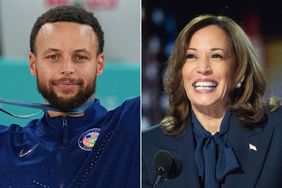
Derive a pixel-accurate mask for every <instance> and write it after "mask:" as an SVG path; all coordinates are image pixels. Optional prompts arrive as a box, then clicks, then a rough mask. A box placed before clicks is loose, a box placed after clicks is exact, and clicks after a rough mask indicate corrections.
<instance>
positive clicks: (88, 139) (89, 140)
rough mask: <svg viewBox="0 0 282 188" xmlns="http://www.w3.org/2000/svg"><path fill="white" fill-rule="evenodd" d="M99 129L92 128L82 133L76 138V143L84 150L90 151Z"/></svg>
mask: <svg viewBox="0 0 282 188" xmlns="http://www.w3.org/2000/svg"><path fill="white" fill-rule="evenodd" d="M99 133H100V129H99V128H93V129H89V130H87V131H85V132H84V133H82V134H81V135H80V137H79V139H78V145H79V147H80V148H81V149H83V150H85V151H91V150H92V148H93V147H94V145H95V143H96V140H97V138H98V136H99Z"/></svg>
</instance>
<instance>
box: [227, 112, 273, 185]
mask: <svg viewBox="0 0 282 188" xmlns="http://www.w3.org/2000/svg"><path fill="white" fill-rule="evenodd" d="M230 126H231V129H230V145H231V147H232V148H233V149H234V152H235V155H236V156H237V159H238V162H239V164H240V170H237V171H235V172H233V173H231V174H229V175H227V177H226V180H225V182H224V184H223V188H225V187H226V188H227V187H228V188H233V187H234V188H237V187H255V185H256V182H257V180H258V178H259V175H260V172H261V170H262V168H263V165H264V160H265V157H266V154H267V151H268V147H269V145H270V142H271V138H272V135H273V130H274V128H273V127H271V126H259V127H255V128H253V129H248V128H246V127H244V126H243V125H242V123H241V122H239V120H238V119H237V118H236V115H235V113H233V115H232V118H231V125H230Z"/></svg>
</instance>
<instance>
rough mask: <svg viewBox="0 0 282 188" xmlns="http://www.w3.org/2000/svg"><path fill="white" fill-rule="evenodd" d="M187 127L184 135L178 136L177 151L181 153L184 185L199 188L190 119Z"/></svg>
mask: <svg viewBox="0 0 282 188" xmlns="http://www.w3.org/2000/svg"><path fill="white" fill-rule="evenodd" d="M188 122H189V123H188V125H187V128H186V130H185V132H184V135H181V136H180V137H179V138H178V140H177V141H178V142H179V143H178V144H177V145H178V151H179V152H181V153H182V154H181V155H182V161H183V169H182V170H183V179H184V180H185V182H186V184H185V187H193V188H199V187H200V182H199V175H198V169H197V166H196V162H195V143H194V137H193V132H192V125H191V121H188Z"/></svg>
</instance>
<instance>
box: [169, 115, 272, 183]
mask: <svg viewBox="0 0 282 188" xmlns="http://www.w3.org/2000/svg"><path fill="white" fill-rule="evenodd" d="M188 122H189V123H188V124H187V128H186V129H185V130H184V132H183V133H182V134H181V135H179V136H177V137H176V139H173V140H175V143H168V145H170V146H171V147H172V146H173V147H174V150H175V146H176V150H177V151H176V153H180V155H181V159H182V160H183V163H184V164H183V170H182V173H183V175H184V176H185V177H184V178H185V180H183V181H182V182H185V185H187V187H194V188H199V187H200V185H199V177H198V173H197V167H196V165H195V158H194V156H195V155H194V153H195V145H194V137H193V133H192V126H191V121H188ZM229 131H230V138H229V139H230V140H229V144H230V147H232V148H233V150H234V152H235V155H236V157H237V159H238V162H239V163H240V169H239V170H237V171H234V172H232V173H230V174H229V175H227V176H226V179H225V181H224V183H223V184H222V188H237V187H255V185H256V182H257V180H258V178H259V174H260V172H261V170H262V167H263V163H264V160H265V157H266V154H267V151H268V148H269V145H270V141H271V139H272V135H273V131H274V128H273V127H272V126H270V125H267V126H266V123H262V124H261V125H260V126H256V127H253V128H247V127H246V126H244V125H243V123H241V122H240V121H239V120H238V118H237V117H236V114H235V113H232V116H231V120H230V130H229ZM180 140H182V141H180ZM183 143H185V144H183ZM250 144H251V145H250ZM255 148H256V149H255ZM255 150H256V151H255ZM171 151H172V152H173V150H172V149H171ZM174 152H175V151H174ZM187 177H189V178H187Z"/></svg>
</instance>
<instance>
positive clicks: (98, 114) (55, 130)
mask: <svg viewBox="0 0 282 188" xmlns="http://www.w3.org/2000/svg"><path fill="white" fill-rule="evenodd" d="M106 113H107V110H106V109H105V108H104V107H103V106H102V105H101V104H100V102H99V100H98V99H95V100H94V102H93V104H92V105H91V106H90V107H89V108H88V109H87V110H86V111H85V114H84V115H83V116H80V117H69V116H57V117H49V115H48V113H47V112H45V113H44V116H43V117H42V118H41V119H40V120H38V121H37V123H36V126H37V127H38V128H37V131H36V133H35V134H36V135H37V136H38V137H39V138H42V137H44V139H46V140H48V141H49V142H50V141H51V142H52V141H54V142H55V143H58V142H60V141H61V140H62V136H63V131H65V130H66V132H67V134H68V135H67V137H68V139H72V138H73V137H75V136H76V135H77V134H79V133H80V134H81V132H82V131H84V130H86V129H87V128H90V127H92V128H93V127H95V126H98V125H99V122H100V121H101V120H102V119H103V118H104V116H105V114H106ZM63 129H65V130H63Z"/></svg>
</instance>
